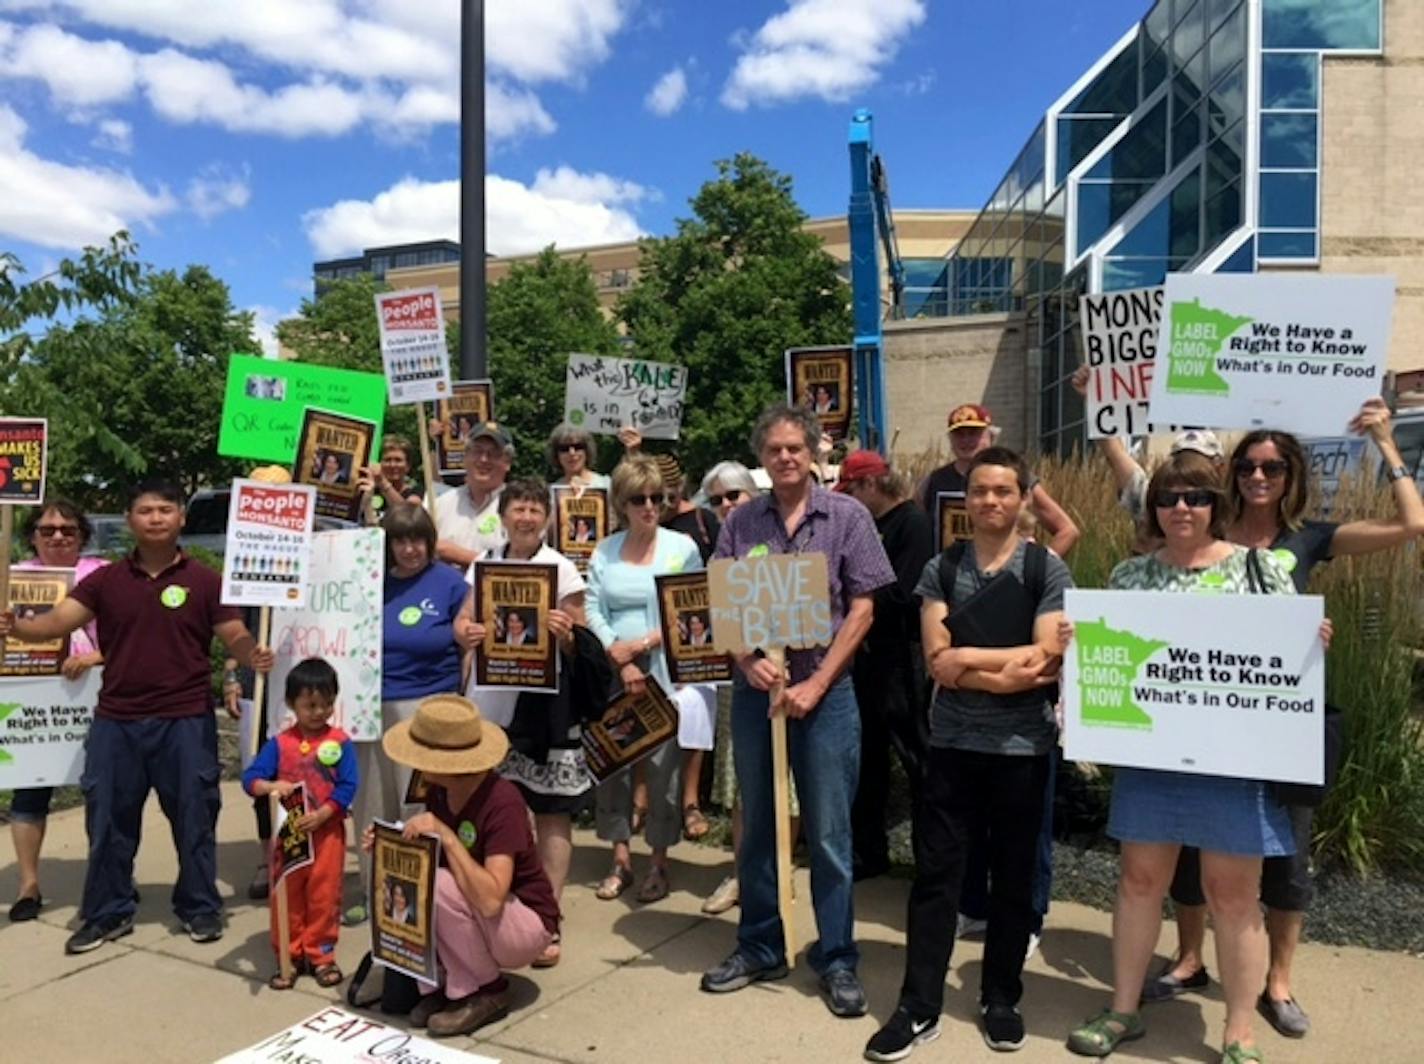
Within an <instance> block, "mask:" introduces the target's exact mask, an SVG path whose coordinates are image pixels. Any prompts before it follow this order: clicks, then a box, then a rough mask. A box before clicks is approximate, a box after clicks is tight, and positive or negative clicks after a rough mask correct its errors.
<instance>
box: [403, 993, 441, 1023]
mask: <svg viewBox="0 0 1424 1064" xmlns="http://www.w3.org/2000/svg"><path fill="white" fill-rule="evenodd" d="M449 1004H450V999H449V998H447V997H446V996H445V991H443V990H437V991H435V993H433V994H424V995H422V996H421V998H420V1000H419V1001H417V1002H416V1003H415V1008H413V1009H411V1010H410V1015H409V1016H407V1017H406V1019H407V1020H408V1021H409V1023H410V1025H411V1026H412V1027H424V1026H425V1025H426V1024H427V1023H429V1022H430V1017H432V1016H434V1015H435V1014H436V1013H437V1012H440V1011H441V1010H442V1009H444V1008H445V1007H447V1006H448V1005H449Z"/></svg>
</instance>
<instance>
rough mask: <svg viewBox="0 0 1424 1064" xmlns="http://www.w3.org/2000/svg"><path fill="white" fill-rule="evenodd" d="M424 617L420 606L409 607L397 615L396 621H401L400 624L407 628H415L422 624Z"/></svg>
mask: <svg viewBox="0 0 1424 1064" xmlns="http://www.w3.org/2000/svg"><path fill="white" fill-rule="evenodd" d="M422 616H423V615H422V614H421V612H420V607H419V606H407V607H406V608H405V609H403V610H401V611H400V613H398V614H396V620H398V621H400V623H401V624H403V625H405V626H406V627H407V628H414V627H415V626H416V625H417V624H419V623H420V618H421V617H422Z"/></svg>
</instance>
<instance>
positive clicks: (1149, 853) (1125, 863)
mask: <svg viewBox="0 0 1424 1064" xmlns="http://www.w3.org/2000/svg"><path fill="white" fill-rule="evenodd" d="M1147 504H1148V505H1147V511H1146V514H1145V515H1144V516H1145V521H1146V523H1147V526H1148V531H1149V532H1150V533H1151V534H1152V535H1153V536H1154V537H1155V538H1157V539H1159V540H1160V541H1161V542H1162V546H1161V547H1160V548H1158V549H1157V550H1155V551H1153V552H1152V553H1150V554H1144V555H1141V556H1139V557H1136V558H1132V559H1129V560H1128V561H1125V562H1123V563H1121V564H1120V565H1118V566H1117V567H1116V568H1115V569H1114V570H1113V572H1112V575H1111V576H1110V577H1109V578H1108V586H1109V587H1110V588H1113V589H1115V590H1128V591H1132V590H1137V591H1173V592H1186V593H1211V594H1244V593H1248V592H1249V591H1250V580H1249V579H1248V577H1247V568H1246V563H1247V557H1248V552H1247V551H1246V550H1245V549H1243V548H1242V547H1240V546H1237V545H1236V544H1234V543H1231V542H1229V541H1228V540H1227V539H1226V538H1225V536H1226V531H1227V521H1228V519H1229V517H1230V513H1229V503H1228V500H1227V496H1226V494H1225V493H1224V492H1223V491H1221V488H1220V479H1219V474H1218V472H1217V469H1216V467H1215V466H1214V465H1213V464H1212V462H1211V461H1210V460H1209V459H1207V458H1206V457H1204V456H1202V455H1200V454H1197V453H1195V452H1192V451H1182V452H1180V453H1178V454H1174V455H1172V456H1171V457H1170V458H1168V459H1167V460H1166V461H1165V462H1164V463H1163V464H1162V465H1161V466H1159V467H1158V469H1157V471H1156V472H1155V473H1154V474H1153V475H1152V479H1151V481H1150V483H1149V484H1148V489H1147ZM1259 560H1260V562H1261V569H1262V571H1263V574H1264V576H1265V579H1266V582H1267V583H1268V584H1269V585H1270V587H1271V588H1272V589H1274V590H1275V591H1276V592H1277V593H1280V594H1294V593H1295V587H1294V586H1293V585H1292V583H1291V579H1290V574H1289V572H1288V570H1287V568H1286V566H1285V565H1284V564H1283V563H1282V562H1281V561H1280V559H1279V558H1277V557H1276V556H1274V555H1273V554H1271V553H1269V552H1262V553H1261V555H1260V559H1259ZM1223 608H1229V607H1228V606H1226V605H1225V604H1224V603H1223ZM1070 627H1071V626H1068V625H1065V628H1070ZM1069 634H1070V633H1069V632H1065V635H1069ZM1321 637H1322V640H1326V639H1328V622H1326V625H1324V626H1322V629H1321ZM1108 834H1109V835H1111V836H1112V837H1113V838H1115V839H1117V840H1119V842H1120V843H1121V844H1122V856H1121V869H1120V871H1119V875H1118V887H1117V903H1116V905H1115V907H1114V910H1113V999H1112V1004H1111V1006H1110V1007H1109V1008H1106V1009H1104V1010H1103V1011H1102V1012H1101V1013H1100V1014H1099V1015H1098V1016H1096V1017H1095V1018H1093V1019H1092V1020H1090V1021H1088V1022H1087V1023H1085V1024H1083V1025H1082V1026H1081V1027H1079V1028H1078V1029H1077V1030H1075V1031H1073V1033H1072V1034H1071V1035H1070V1036H1069V1039H1068V1047H1069V1048H1070V1049H1071V1050H1073V1052H1075V1053H1079V1054H1081V1055H1084V1056H1094V1057H1103V1056H1107V1055H1108V1054H1109V1053H1111V1052H1112V1051H1113V1050H1114V1049H1116V1048H1117V1046H1118V1045H1119V1044H1120V1043H1122V1042H1124V1041H1127V1040H1129V1039H1134V1038H1140V1037H1142V1035H1143V1034H1145V1033H1146V1028H1145V1027H1144V1025H1143V1023H1142V1019H1141V1016H1140V1014H1139V1012H1138V1007H1139V997H1140V994H1141V989H1142V984H1143V979H1144V977H1145V976H1146V974H1147V965H1148V963H1149V962H1150V961H1151V959H1152V951H1153V949H1154V948H1155V947H1156V944H1157V937H1158V933H1159V932H1160V930H1161V925H1162V897H1163V895H1164V894H1166V893H1167V887H1168V884H1169V883H1170V882H1171V880H1172V874H1173V870H1174V868H1175V867H1176V864H1177V855H1178V853H1179V851H1180V850H1181V848H1182V847H1183V846H1195V847H1198V848H1199V849H1200V850H1201V865H1202V870H1203V872H1204V873H1205V875H1204V877H1203V878H1204V883H1205V885H1206V887H1207V890H1206V900H1207V904H1208V907H1209V908H1210V910H1211V914H1212V917H1213V920H1214V922H1215V925H1216V942H1217V956H1218V957H1219V958H1220V964H1221V965H1222V972H1221V981H1222V989H1223V991H1224V996H1225V998H1226V1030H1225V1035H1224V1038H1223V1043H1222V1044H1223V1046H1224V1048H1223V1050H1222V1058H1221V1059H1222V1060H1223V1061H1225V1062H1226V1064H1243V1062H1245V1061H1252V1060H1260V1059H1261V1057H1260V1054H1259V1053H1258V1052H1257V1050H1256V1048H1255V1042H1254V1038H1253V1036H1252V1031H1251V1019H1252V1006H1253V1005H1254V1004H1255V999H1256V994H1257V993H1258V988H1259V987H1260V985H1261V984H1260V979H1261V976H1262V974H1263V973H1264V972H1265V970H1266V935H1265V927H1264V924H1263V921H1262V917H1261V910H1260V906H1259V905H1258V904H1257V897H1258V893H1259V887H1260V882H1261V861H1262V858H1263V857H1280V856H1285V855H1287V854H1290V853H1293V852H1294V850H1295V840H1294V837H1293V835H1292V832H1291V822H1290V816H1289V814H1288V813H1287V811H1286V809H1285V807H1284V806H1282V805H1281V804H1280V803H1279V802H1277V801H1276V800H1275V798H1274V797H1273V796H1272V795H1271V793H1270V791H1269V790H1268V788H1267V787H1266V785H1265V784H1264V783H1262V782H1260V781H1259V780H1244V779H1231V778H1227V777H1223V776H1202V775H1195V774H1192V773H1182V772H1162V771H1154V770H1148V769H1133V768H1119V769H1117V770H1116V771H1115V772H1114V773H1113V792H1112V805H1111V811H1110V813H1109V817H1108Z"/></svg>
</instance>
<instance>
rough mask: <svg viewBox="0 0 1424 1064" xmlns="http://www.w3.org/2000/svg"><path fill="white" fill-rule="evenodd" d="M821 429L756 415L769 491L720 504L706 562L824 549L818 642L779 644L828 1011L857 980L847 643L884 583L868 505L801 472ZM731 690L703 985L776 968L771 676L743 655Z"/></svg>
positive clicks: (861, 630)
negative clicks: (714, 949) (736, 795)
mask: <svg viewBox="0 0 1424 1064" xmlns="http://www.w3.org/2000/svg"><path fill="white" fill-rule="evenodd" d="M820 438H821V429H820V426H819V425H818V424H817V422H816V419H815V417H814V416H812V415H811V414H810V413H809V412H807V411H805V410H802V409H798V408H795V407H789V406H774V407H771V408H770V409H768V410H767V411H765V412H764V413H763V414H762V415H761V417H760V418H759V419H758V420H757V424H756V428H755V429H754V430H753V432H752V450H753V451H755V452H756V454H757V455H758V456H759V457H760V458H761V463H762V465H763V466H764V467H765V468H766V471H767V472H768V473H769V474H770V475H771V493H770V494H768V495H764V496H761V497H760V498H757V499H754V500H752V501H751V502H749V503H746V504H744V505H742V506H740V507H738V508H737V509H735V510H733V511H732V513H731V515H730V516H729V517H728V519H727V523H726V524H725V525H723V526H722V534H721V536H720V537H719V538H718V540H717V550H716V553H715V555H714V557H717V558H742V557H746V556H748V555H756V554H810V553H816V554H824V555H825V557H826V568H827V570H828V573H829V577H830V594H831V602H830V606H831V630H832V639H831V645H830V646H829V647H818V648H816V649H814V650H798V651H792V652H791V653H790V654H788V655H787V665H788V671H789V673H790V676H789V677H788V682H787V686H786V693H785V696H784V701H783V705H784V707H785V709H786V715H787V718H788V719H787V742H788V746H789V750H788V752H789V754H790V759H791V769H792V772H793V773H794V775H795V777H796V792H797V796H798V797H799V798H800V801H801V823H802V829H803V831H804V832H805V837H806V843H807V846H808V848H809V849H810V853H811V900H812V903H813V905H814V907H815V910H816V928H817V930H818V931H819V933H820V941H818V942H817V943H816V944H815V945H813V946H812V947H811V949H810V952H809V954H808V960H809V961H810V963H811V967H812V968H814V969H815V970H816V972H817V973H818V974H819V975H820V977H821V987H822V990H823V992H824V993H825V995H826V1000H827V1005H828V1007H829V1008H830V1010H831V1011H832V1012H833V1013H835V1014H836V1015H837V1016H862V1015H864V1014H865V992H864V990H863V989H862V988H861V985H860V979H859V978H858V977H857V976H856V972H855V969H856V963H857V962H858V961H859V959H860V953H859V951H858V950H857V949H856V945H855V939H854V920H855V917H854V897H853V894H852V885H851V824H850V808H851V802H852V801H853V800H854V798H855V789H856V783H857V780H858V778H859V775H860V712H859V710H858V708H857V707H856V701H855V690H854V688H853V687H852V686H851V679H850V666H851V663H852V661H853V660H854V658H855V652H856V648H857V647H858V646H859V645H860V642H861V640H862V639H864V638H865V634H866V632H868V631H869V630H870V622H871V619H872V615H873V612H874V593H875V591H876V589H877V588H881V587H884V586H885V585H887V584H892V583H894V582H895V570H894V569H893V568H891V566H890V561H889V559H888V558H887V557H886V556H885V550H884V548H883V547H882V546H881V545H880V537H879V535H877V533H876V531H875V522H874V520H873V519H872V518H871V516H870V511H869V510H867V509H866V508H865V507H864V506H862V505H861V504H860V503H858V502H856V501H855V500H854V499H852V498H850V497H849V496H846V495H839V494H837V493H835V492H832V491H828V490H827V489H825V488H822V487H819V486H817V485H816V484H815V483H813V481H812V480H811V458H812V455H813V454H814V452H815V447H816V444H817V443H818V442H819V441H820ZM737 665H738V674H737V676H736V682H735V686H734V688H733V692H732V749H733V755H734V758H735V762H736V771H737V782H738V785H739V786H740V788H741V801H742V811H743V812H742V816H743V823H744V831H743V835H742V847H741V852H740V854H739V855H738V858H737V876H738V878H739V879H740V881H741V910H742V912H741V923H740V925H739V926H738V929H737V948H736V951H735V952H733V953H732V955H731V956H730V957H728V958H727V959H726V960H725V961H723V962H722V963H721V964H720V965H718V966H717V967H716V968H713V969H712V970H711V971H709V972H707V973H706V974H705V975H703V977H702V989H703V990H707V991H710V992H712V993H725V992H728V991H732V990H740V989H741V988H742V987H744V986H748V985H750V984H751V983H754V982H758V981H761V980H766V979H780V978H782V977H783V976H785V975H786V971H787V969H786V943H785V938H784V936H783V934H782V929H781V918H780V914H779V913H778V911H777V904H776V825H775V818H774V806H773V799H772V773H771V727H770V725H769V724H768V719H769V710H770V699H769V695H768V692H769V691H770V690H771V688H772V687H773V686H774V685H775V684H776V682H777V680H778V679H779V677H778V676H777V672H776V669H775V668H774V667H773V666H772V664H771V662H770V661H768V660H767V659H766V658H764V657H762V656H760V655H759V654H748V655H745V656H744V657H742V658H741V659H740V660H739V661H738V662H737Z"/></svg>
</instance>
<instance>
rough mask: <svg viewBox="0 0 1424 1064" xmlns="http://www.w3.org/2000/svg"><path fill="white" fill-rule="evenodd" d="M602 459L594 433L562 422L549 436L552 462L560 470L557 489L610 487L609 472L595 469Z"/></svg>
mask: <svg viewBox="0 0 1424 1064" xmlns="http://www.w3.org/2000/svg"><path fill="white" fill-rule="evenodd" d="M597 461H598V444H597V443H596V442H594V438H593V434H592V433H589V432H585V431H584V430H583V429H578V428H574V426H572V425H560V426H559V427H558V428H556V429H555V430H554V432H553V435H551V436H550V437H549V465H550V466H551V467H552V468H553V469H556V470H558V473H559V475H558V477H557V478H556V479H555V480H554V482H553V485H552V486H553V487H555V488H573V489H575V490H576V491H583V490H584V489H585V488H601V489H603V490H604V491H607V490H608V475H607V474H606V473H599V472H596V471H595V470H594V468H593V465H594V463H595V462H597Z"/></svg>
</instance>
